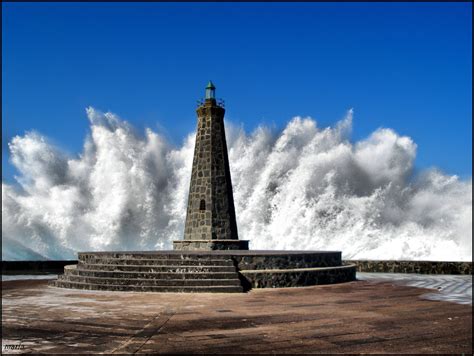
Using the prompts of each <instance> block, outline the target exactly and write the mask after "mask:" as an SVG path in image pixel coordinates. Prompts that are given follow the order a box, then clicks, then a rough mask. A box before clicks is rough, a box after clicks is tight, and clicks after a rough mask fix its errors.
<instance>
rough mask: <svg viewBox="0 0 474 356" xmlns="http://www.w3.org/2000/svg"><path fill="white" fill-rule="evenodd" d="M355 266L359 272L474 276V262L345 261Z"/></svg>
mask: <svg viewBox="0 0 474 356" xmlns="http://www.w3.org/2000/svg"><path fill="white" fill-rule="evenodd" d="M344 262H346V263H351V264H355V265H356V266H357V267H356V268H357V271H358V272H383V273H420V274H472V262H439V261H392V260H388V261H382V260H380V261H377V260H370V261H362V260H345V261H344Z"/></svg>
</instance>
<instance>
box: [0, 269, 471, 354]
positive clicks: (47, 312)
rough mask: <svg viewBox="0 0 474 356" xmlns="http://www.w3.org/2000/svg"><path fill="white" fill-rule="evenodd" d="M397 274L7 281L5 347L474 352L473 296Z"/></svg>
mask: <svg viewBox="0 0 474 356" xmlns="http://www.w3.org/2000/svg"><path fill="white" fill-rule="evenodd" d="M358 276H359V274H358ZM395 277H396V278H394V279H388V277H385V276H377V275H375V276H374V275H372V274H370V275H369V274H362V275H360V276H359V279H364V280H358V281H354V282H349V283H344V284H334V285H321V286H311V287H301V288H277V289H255V290H252V291H250V292H249V293H237V294H223V293H216V294H211V293H202V294H199V295H195V294H186V293H181V294H180V293H132V292H127V293H124V292H98V291H81V290H70V289H61V288H54V287H48V286H47V284H46V283H47V282H46V281H44V280H35V281H31V280H30V281H25V280H23V281H8V282H2V287H3V291H2V305H3V311H2V334H3V340H2V344H3V349H2V352H4V353H17V352H34V353H69V354H71V353H74V354H76V353H99V352H103V353H108V354H109V353H127V354H128V353H237V354H239V353H241V354H242V353H293V354H294V353H352V354H354V353H458V354H461V353H465V354H472V306H471V305H465V304H464V305H463V304H458V303H452V302H449V301H443V300H442V298H441V299H440V300H429V299H426V295H429V294H436V293H438V294H439V295H442V293H441V292H438V291H437V289H426V288H419V287H410V286H406V285H403V284H407V283H412V282H413V278H412V279H409V280H408V279H404V278H403V276H402V277H399V276H398V277H397V276H395ZM409 277H413V275H410V276H407V277H406V278H409ZM417 277H418V276H417ZM423 277H424V276H423ZM443 278H445V279H446V280H445V286H446V288H448V287H447V286H448V285H453V283H454V284H456V283H458V284H459V283H460V282H462V283H466V286H468V287H469V283H470V286H471V295H472V278H471V280H470V281H469V280H468V279H466V278H464V280H454V282H453V281H450V280H449V276H443ZM410 281H411V282H410ZM417 283H421V282H420V281H417ZM433 283H434V282H433V280H429V279H428V283H427V284H426V285H427V286H430V287H432V288H433ZM434 288H436V285H435V286H434ZM456 288H457V289H456ZM456 288H455V289H453V290H456V291H458V292H459V291H460V289H459V286H457V287H456ZM9 345H16V346H17V348H16V349H15V350H13V349H12V347H11V346H9ZM5 346H8V347H7V348H6V347H5Z"/></svg>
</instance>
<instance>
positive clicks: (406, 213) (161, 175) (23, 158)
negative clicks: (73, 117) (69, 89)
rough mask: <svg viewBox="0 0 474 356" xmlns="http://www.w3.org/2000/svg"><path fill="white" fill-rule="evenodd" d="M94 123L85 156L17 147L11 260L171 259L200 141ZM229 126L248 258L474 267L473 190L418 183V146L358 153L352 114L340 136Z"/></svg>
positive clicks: (298, 121) (23, 140) (28, 137)
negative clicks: (85, 256) (326, 253)
mask: <svg viewBox="0 0 474 356" xmlns="http://www.w3.org/2000/svg"><path fill="white" fill-rule="evenodd" d="M87 115H88V117H89V120H90V125H91V134H90V136H89V137H88V138H87V139H86V142H85V144H84V149H83V152H82V153H81V154H80V155H79V156H77V157H68V156H67V155H66V154H65V153H63V152H61V150H59V149H57V148H55V147H54V146H53V145H51V144H50V143H48V141H47V139H46V138H44V137H43V136H41V135H40V134H38V133H34V132H30V133H26V134H25V135H24V136H16V137H15V138H13V140H12V141H11V142H10V143H9V147H10V151H11V160H12V163H13V164H14V165H15V166H16V167H17V168H18V170H19V172H20V174H19V176H18V177H16V179H17V181H18V182H19V185H20V187H21V189H17V188H16V187H13V186H11V185H9V184H5V183H2V218H3V224H2V235H3V239H2V240H3V242H2V247H3V252H2V258H3V259H38V256H40V257H43V258H50V259H70V258H75V253H76V252H77V251H85V250H148V249H170V248H171V242H172V241H173V240H175V239H181V238H182V236H183V229H184V226H183V225H184V219H185V211H186V200H187V194H188V189H189V179H190V175H191V165H192V155H193V148H194V134H190V135H189V136H188V137H187V138H186V140H185V141H184V143H183V145H182V147H178V148H173V147H171V146H170V145H169V144H168V143H167V142H166V140H165V139H164V138H163V137H162V136H161V135H159V134H158V133H156V132H153V131H152V130H149V129H147V130H146V132H145V134H144V135H142V136H141V135H138V134H137V133H136V132H135V131H134V129H133V127H131V125H129V124H128V123H127V122H125V121H123V120H121V119H120V118H118V117H117V116H116V115H114V114H112V113H105V114H104V113H101V112H99V111H97V110H95V109H93V108H88V109H87ZM226 125H227V137H228V145H229V147H228V148H229V158H230V168H231V175H232V181H233V186H234V199H235V207H236V214H237V220H238V228H239V236H240V238H241V239H248V240H250V241H251V248H253V249H320V250H342V251H343V255H344V257H345V258H352V259H363V258H368V259H417V260H458V261H469V260H470V259H471V254H472V242H471V239H472V217H471V216H472V179H468V180H461V179H459V178H458V177H457V176H449V175H446V174H443V173H442V172H440V171H439V170H436V169H431V170H427V171H423V172H421V173H420V174H418V175H416V176H413V167H414V161H415V157H416V144H415V143H414V142H413V141H412V140H411V139H410V138H409V137H404V136H399V135H398V134H397V133H396V132H394V131H393V130H391V129H379V130H377V131H375V132H374V133H373V134H372V135H371V136H370V137H368V138H367V139H365V140H362V141H359V142H356V143H352V142H351V141H350V131H351V126H352V111H349V112H348V115H347V117H346V118H345V119H343V120H342V121H341V122H339V123H337V125H335V127H333V128H318V126H317V123H316V121H315V120H313V119H311V118H301V117H295V118H293V119H292V120H291V121H290V122H289V123H288V125H287V126H286V128H285V129H284V130H283V131H282V132H281V133H274V132H272V130H270V129H269V128H267V127H259V128H257V129H256V130H255V131H254V132H253V133H251V134H247V133H245V132H244V131H243V130H242V129H239V128H237V127H235V126H234V125H232V124H230V123H226Z"/></svg>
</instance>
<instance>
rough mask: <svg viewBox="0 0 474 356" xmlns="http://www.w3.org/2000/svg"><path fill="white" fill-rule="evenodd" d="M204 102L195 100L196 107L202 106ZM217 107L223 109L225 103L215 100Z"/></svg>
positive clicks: (221, 100)
mask: <svg viewBox="0 0 474 356" xmlns="http://www.w3.org/2000/svg"><path fill="white" fill-rule="evenodd" d="M205 102H206V99H199V100H196V107H200V106H203V105H204V104H205ZM216 102H217V105H218V106H220V107H221V108H225V101H224V100H223V99H216Z"/></svg>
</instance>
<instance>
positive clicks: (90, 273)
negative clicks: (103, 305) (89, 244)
mask: <svg viewBox="0 0 474 356" xmlns="http://www.w3.org/2000/svg"><path fill="white" fill-rule="evenodd" d="M64 275H74V276H83V277H103V278H125V279H127V278H144V279H158V280H163V279H233V278H236V276H237V272H236V271H235V270H234V271H233V272H198V273H195V272H184V273H175V272H135V271H101V270H85V269H76V268H75V269H64Z"/></svg>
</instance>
